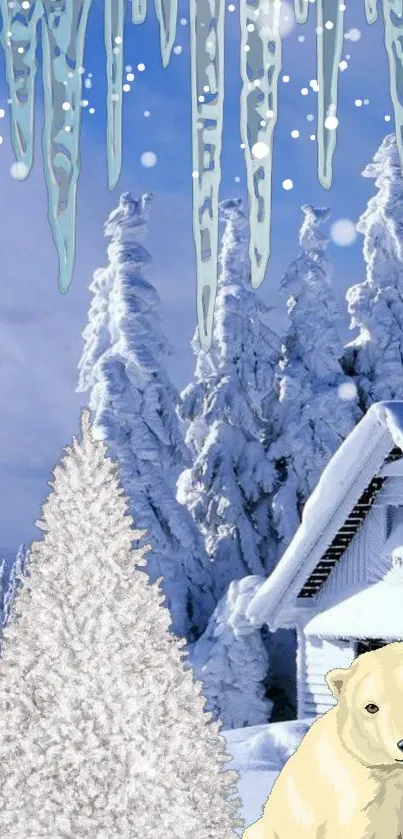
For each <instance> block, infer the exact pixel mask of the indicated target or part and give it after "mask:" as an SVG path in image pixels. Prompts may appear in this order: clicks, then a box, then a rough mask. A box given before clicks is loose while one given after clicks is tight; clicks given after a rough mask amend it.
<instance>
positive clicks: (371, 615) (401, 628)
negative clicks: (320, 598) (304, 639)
mask: <svg viewBox="0 0 403 839" xmlns="http://www.w3.org/2000/svg"><path fill="white" fill-rule="evenodd" d="M402 602H403V577H402V576H401V575H399V573H396V575H394V574H393V572H392V573H391V575H390V579H389V580H388V579H386V580H381V581H380V582H378V583H375V584H373V585H370V586H368V587H367V588H365V589H362V590H361V591H356V592H354V593H351V594H350V595H349V596H348V597H346V598H345V599H344V600H342V601H340V603H337V604H336V605H335V606H331V607H330V608H329V609H325V610H324V611H323V612H319V613H318V614H317V615H315V617H313V618H312V619H311V620H310V621H309V622H308V623H307V624H306V626H305V628H304V633H305V635H308V636H312V635H314V636H316V637H318V638H340V635H343V637H344V638H382V640H384V641H399V640H402V639H403V611H402Z"/></svg>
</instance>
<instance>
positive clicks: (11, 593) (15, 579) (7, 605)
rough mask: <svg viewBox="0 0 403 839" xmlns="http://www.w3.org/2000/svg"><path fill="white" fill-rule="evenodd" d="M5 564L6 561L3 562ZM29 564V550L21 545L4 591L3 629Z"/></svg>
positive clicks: (9, 616)
mask: <svg viewBox="0 0 403 839" xmlns="http://www.w3.org/2000/svg"><path fill="white" fill-rule="evenodd" d="M3 562H4V560H3ZM28 563H29V548H27V547H26V545H20V547H19V549H18V552H17V555H16V557H15V560H14V562H13V564H12V566H11V568H10V573H9V577H8V582H7V586H6V587H5V588H4V591H3V627H4V626H7V624H8V622H9V620H10V618H11V614H12V609H13V603H14V601H15V597H16V594H17V591H18V589H19V587H20V585H21V582H22V578H23V577H24V576H26V574H27V571H28Z"/></svg>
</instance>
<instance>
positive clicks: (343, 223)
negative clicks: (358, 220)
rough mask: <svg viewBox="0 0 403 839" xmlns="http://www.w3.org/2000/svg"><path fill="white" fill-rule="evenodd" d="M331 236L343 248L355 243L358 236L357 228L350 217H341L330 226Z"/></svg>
mask: <svg viewBox="0 0 403 839" xmlns="http://www.w3.org/2000/svg"><path fill="white" fill-rule="evenodd" d="M330 238H331V240H332V242H334V244H335V245H339V246H340V247H342V248H346V247H349V245H353V244H354V242H355V240H356V238H357V228H356V226H355V224H354V222H353V221H350V219H348V218H340V219H338V220H337V221H335V222H333V224H332V225H331V227H330Z"/></svg>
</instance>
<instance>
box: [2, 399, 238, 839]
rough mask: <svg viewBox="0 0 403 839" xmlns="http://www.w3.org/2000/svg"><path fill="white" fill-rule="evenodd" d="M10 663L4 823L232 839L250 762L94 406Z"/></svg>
mask: <svg viewBox="0 0 403 839" xmlns="http://www.w3.org/2000/svg"><path fill="white" fill-rule="evenodd" d="M81 433H82V439H81V441H77V439H74V440H73V443H72V445H71V446H70V447H68V448H67V449H66V454H65V455H64V457H63V458H62V461H61V463H60V464H59V465H58V466H56V468H55V470H54V473H53V480H52V482H51V484H50V485H51V487H52V492H51V493H50V495H49V496H48V498H47V500H46V502H45V504H44V506H43V508H42V517H41V521H40V522H38V523H37V526H38V527H39V528H40V529H41V530H42V531H43V534H44V535H43V538H42V539H41V540H40V541H37V542H34V543H33V545H32V547H31V556H30V574H29V578H28V579H26V580H23V583H22V585H21V587H20V589H19V591H18V593H17V596H16V599H15V604H16V608H15V610H14V611H13V616H12V619H11V621H10V622H9V624H8V626H7V627H6V628H5V630H4V639H3V655H2V658H1V660H0V708H1V713H0V835H1V836H4V837H6V836H7V837H10V839H17V837H18V839H33V837H39V836H52V837H53V839H59V838H60V839H61V837H63V838H64V839H77V837H78V836H80V837H83V839H86V837H88V839H93V837H95V836H96V837H97V839H109V837H111V836H113V837H116V838H117V837H122V839H127V837H129V836H130V837H134V836H142V837H144V839H146V837H150V839H151V837H152V839H166V837H168V836H169V837H170V839H184V837H185V836H192V837H194V839H211V837H213V836H214V837H215V839H229V837H231V836H235V832H234V828H235V826H236V825H237V824H238V825H239V821H238V819H237V811H238V806H239V803H240V802H239V800H238V799H236V800H235V798H234V796H235V792H236V788H235V780H236V777H237V776H236V773H234V772H232V771H228V770H226V769H225V763H226V762H227V761H228V760H229V758H228V756H227V755H226V754H225V747H224V740H223V738H222V736H221V735H220V734H219V726H218V724H217V723H215V722H211V715H210V714H207V713H206V712H205V710H204V705H205V700H204V699H203V697H202V696H201V690H200V686H199V685H198V683H197V682H195V681H194V680H193V679H192V676H191V673H190V671H188V670H186V667H185V666H184V661H183V645H184V643H185V642H184V641H183V639H178V638H176V637H175V636H174V635H173V634H172V633H171V632H170V631H169V625H170V618H169V612H168V611H167V609H166V608H164V607H163V606H162V605H161V603H162V596H161V590H160V587H159V585H158V584H154V585H150V584H149V583H148V580H147V577H146V575H145V574H144V573H141V572H140V571H139V570H134V569H135V567H136V566H137V568H138V567H140V566H142V565H143V564H144V562H145V559H144V553H145V551H144V549H139V550H136V551H134V550H133V547H132V543H133V540H135V539H136V538H137V537H138V535H139V534H138V533H136V531H134V530H133V529H132V519H131V517H130V516H129V515H128V514H127V509H128V504H127V500H126V499H125V497H124V495H123V491H122V489H121V488H120V485H119V481H118V476H117V467H116V464H115V463H113V462H112V461H111V460H110V459H109V458H107V457H106V446H105V445H104V443H102V442H101V441H97V440H96V439H95V437H94V435H93V434H92V431H91V428H90V424H89V413H88V412H87V411H85V412H83V418H82V431H81Z"/></svg>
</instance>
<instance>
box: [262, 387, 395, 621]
mask: <svg viewBox="0 0 403 839" xmlns="http://www.w3.org/2000/svg"><path fill="white" fill-rule="evenodd" d="M397 450H398V452H397ZM402 451H403V401H395V402H378V403H376V404H375V405H372V406H371V408H369V410H368V411H367V413H366V414H365V416H364V417H363V418H362V419H361V421H360V422H359V423H358V424H357V425H356V426H355V428H354V429H353V430H352V432H351V433H350V434H349V436H348V437H347V438H346V440H344V442H343V443H342V444H341V446H340V447H339V449H338V450H337V452H336V453H335V454H334V455H333V457H332V458H331V460H330V461H329V463H328V464H327V466H326V468H325V469H324V472H323V474H322V476H321V478H320V480H319V482H318V484H317V486H316V487H315V489H314V491H313V493H312V495H311V496H310V497H309V499H308V501H307V502H306V504H305V507H304V511H303V515H302V521H301V525H300V527H299V528H298V530H297V533H296V534H295V536H294V538H293V540H292V542H291V543H290V545H289V546H288V548H287V550H286V551H285V553H284V555H283V557H282V558H281V560H280V561H279V563H278V565H277V566H276V568H275V569H274V571H273V572H272V573H271V575H270V577H269V578H268V579H267V580H266V581H265V582H264V583H263V585H262V586H261V587H260V589H259V591H258V592H257V593H256V594H255V596H254V597H253V598H252V600H251V602H250V604H249V606H248V607H247V612H246V614H247V617H248V619H249V621H250V622H251V623H252V624H253V625H256V626H261V625H262V624H264V623H267V624H268V625H269V627H270V629H272V630H275V629H277V628H279V627H281V626H291V625H293V620H292V619H290V614H291V613H292V612H293V611H294V610H295V607H296V606H297V605H298V603H297V600H300V601H301V600H303V599H305V598H307V597H312V595H314V594H315V593H316V592H317V591H319V589H320V587H321V585H323V582H324V581H325V580H326V579H327V577H328V576H329V574H330V573H331V571H332V569H333V567H334V565H335V564H336V563H337V562H338V560H339V559H340V557H341V556H342V555H343V553H344V551H345V550H346V548H347V547H348V545H349V544H350V542H351V540H352V538H353V537H354V535H355V533H356V532H357V530H358V528H359V527H360V526H361V524H362V522H363V521H364V519H365V517H366V515H367V514H368V511H369V510H370V508H371V505H372V503H373V501H374V499H375V497H376V494H377V493H378V492H379V490H380V489H381V487H382V484H383V481H384V477H382V476H381V475H380V472H381V469H382V466H383V465H384V463H385V461H387V459H388V457H389V458H390V456H391V453H392V452H393V454H392V458H393V457H396V456H401V452H402ZM337 634H338V635H339V634H340V627H339V630H338V633H337Z"/></svg>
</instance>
